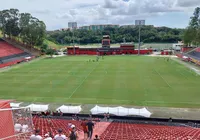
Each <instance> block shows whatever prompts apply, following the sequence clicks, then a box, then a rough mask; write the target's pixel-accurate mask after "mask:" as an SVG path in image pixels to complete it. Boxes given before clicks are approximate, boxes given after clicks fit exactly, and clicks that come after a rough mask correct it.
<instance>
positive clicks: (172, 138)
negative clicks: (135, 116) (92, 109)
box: [101, 122, 200, 140]
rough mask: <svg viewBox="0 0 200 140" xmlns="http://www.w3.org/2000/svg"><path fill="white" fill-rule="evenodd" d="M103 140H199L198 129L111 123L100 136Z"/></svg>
mask: <svg viewBox="0 0 200 140" xmlns="http://www.w3.org/2000/svg"><path fill="white" fill-rule="evenodd" d="M101 139H104V140H199V139H200V129H197V128H191V127H177V126H165V125H153V124H133V123H126V122H113V123H111V124H110V125H109V127H108V128H107V129H106V130H105V131H104V133H103V134H102V135H101Z"/></svg>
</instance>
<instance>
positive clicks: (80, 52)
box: [67, 48, 153, 55]
mask: <svg viewBox="0 0 200 140" xmlns="http://www.w3.org/2000/svg"><path fill="white" fill-rule="evenodd" d="M152 52H153V50H151V49H149V50H140V54H151V53H152ZM67 54H68V55H74V49H73V48H67ZM75 54H76V55H98V54H100V55H104V54H106V55H121V54H138V50H135V49H134V48H133V49H130V48H123V49H122V48H117V49H116V50H115V49H113V50H112V51H109V52H98V50H97V48H75Z"/></svg>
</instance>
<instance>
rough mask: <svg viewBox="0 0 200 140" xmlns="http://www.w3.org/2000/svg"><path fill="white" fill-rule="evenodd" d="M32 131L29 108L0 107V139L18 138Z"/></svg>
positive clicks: (18, 139)
mask: <svg viewBox="0 0 200 140" xmlns="http://www.w3.org/2000/svg"><path fill="white" fill-rule="evenodd" d="M32 131H33V122H32V114H31V111H30V108H6V109H0V139H1V140H20V139H25V137H28V136H29V135H30V133H31V132H32Z"/></svg>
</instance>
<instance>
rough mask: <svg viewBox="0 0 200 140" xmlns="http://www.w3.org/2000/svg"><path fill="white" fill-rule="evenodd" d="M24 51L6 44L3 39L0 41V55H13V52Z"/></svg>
mask: <svg viewBox="0 0 200 140" xmlns="http://www.w3.org/2000/svg"><path fill="white" fill-rule="evenodd" d="M23 52H24V51H22V50H20V49H18V48H16V47H14V46H12V45H10V44H8V43H7V42H5V41H0V57H5V56H9V55H14V54H20V53H23Z"/></svg>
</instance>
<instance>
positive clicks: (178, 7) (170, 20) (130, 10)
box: [0, 0, 200, 30]
mask: <svg viewBox="0 0 200 140" xmlns="http://www.w3.org/2000/svg"><path fill="white" fill-rule="evenodd" d="M2 1H3V0H2ZM197 6H200V0H4V1H3V3H1V4H0V10H3V9H10V8H17V9H19V10H20V12H21V13H25V12H26V13H31V14H32V15H33V16H35V17H37V18H38V19H40V20H42V21H44V22H45V24H46V26H47V30H56V29H60V28H67V27H68V22H77V23H78V26H79V27H80V26H85V25H91V24H119V25H129V24H134V23H135V20H138V19H144V20H146V24H147V25H154V26H156V27H158V26H167V27H172V28H185V27H186V26H187V25H188V23H189V20H190V17H191V16H192V14H193V11H194V9H195V7H197Z"/></svg>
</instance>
